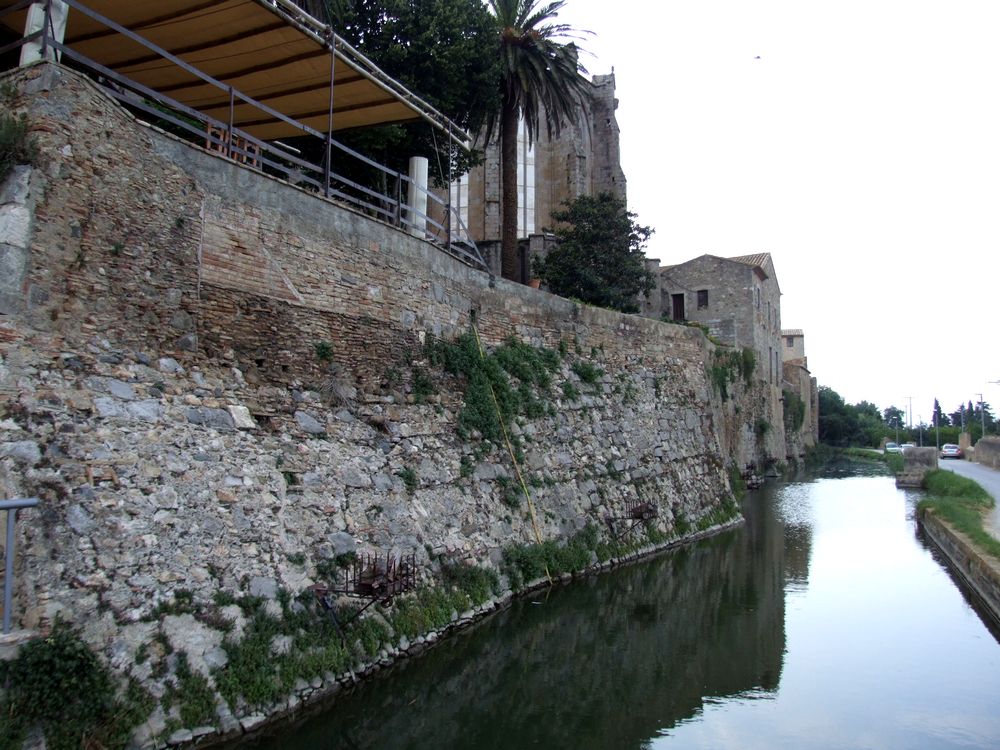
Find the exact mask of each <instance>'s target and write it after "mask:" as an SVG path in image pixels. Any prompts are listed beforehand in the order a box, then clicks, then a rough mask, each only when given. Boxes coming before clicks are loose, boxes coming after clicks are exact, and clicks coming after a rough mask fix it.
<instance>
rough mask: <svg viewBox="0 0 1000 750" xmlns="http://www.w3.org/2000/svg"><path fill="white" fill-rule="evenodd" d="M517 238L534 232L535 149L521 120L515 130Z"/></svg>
mask: <svg viewBox="0 0 1000 750" xmlns="http://www.w3.org/2000/svg"><path fill="white" fill-rule="evenodd" d="M517 205H518V211H517V236H518V237H527V236H528V235H529V234H534V232H535V147H534V145H533V144H531V143H529V142H528V129H527V127H526V126H525V124H524V120H521V122H520V125H519V126H518V130H517Z"/></svg>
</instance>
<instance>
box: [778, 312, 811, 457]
mask: <svg viewBox="0 0 1000 750" xmlns="http://www.w3.org/2000/svg"><path fill="white" fill-rule="evenodd" d="M781 340H782V344H783V346H782V349H781V352H782V366H781V367H782V380H783V382H782V391H783V396H782V398H783V401H782V403H783V404H784V407H785V410H786V412H788V413H791V411H794V408H797V407H793V405H792V404H791V403H790V402H791V400H792V398H793V397H791V396H790V395H789V394H790V393H792V394H795V395H796V396H797V397H798V399H799V400H800V401H801V402H802V407H803V415H802V423H801V426H800V427H799V429H798V430H795V429H789V427H794V425H789V424H787V422H788V420H787V419H786V429H785V441H786V443H787V445H786V447H787V451H788V456H789V457H790V458H791V457H797V456H800V455H802V454H803V453H804V452H805V450H806V449H807V448H810V447H812V446H814V445H816V443H817V442H818V441H819V390H818V388H817V383H816V378H814V377H812V376H811V374H810V372H809V361H808V359H807V358H806V349H805V334H804V333H803V332H802V331H801V330H800V329H797V328H796V329H787V330H783V331H782V332H781Z"/></svg>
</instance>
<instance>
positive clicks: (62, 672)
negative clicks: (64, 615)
mask: <svg viewBox="0 0 1000 750" xmlns="http://www.w3.org/2000/svg"><path fill="white" fill-rule="evenodd" d="M0 683H2V684H4V685H7V686H8V687H7V690H6V692H5V694H4V695H3V697H2V699H0V730H2V731H0V748H15V747H20V741H19V739H20V738H21V737H22V736H23V734H24V732H25V730H26V729H27V728H28V727H30V726H32V725H35V724H38V725H40V726H41V728H42V731H43V732H44V734H45V739H46V744H47V746H48V747H49V748H52V749H53V750H63V749H64V748H65V749H66V750H69V749H70V748H79V747H85V746H86V747H109V748H110V747H115V748H120V747H125V745H126V744H127V742H128V739H129V735H130V733H131V730H132V728H133V727H135V726H137V725H139V724H141V723H142V722H143V721H145V720H146V718H147V717H148V716H149V714H150V713H151V712H152V710H153V707H154V703H153V700H152V698H151V697H150V695H149V694H148V693H147V692H146V691H145V690H143V689H142V688H141V687H140V686H139V685H138V684H136V683H132V682H130V683H129V685H128V687H127V689H126V690H125V693H124V695H123V697H122V698H116V696H115V692H116V691H115V683H114V680H113V678H112V676H111V673H110V672H109V671H108V670H107V668H106V667H105V666H104V665H103V664H102V663H101V662H100V661H99V660H98V658H97V656H96V655H95V654H94V653H93V652H92V651H91V650H90V649H89V648H88V647H87V645H86V644H85V643H84V642H83V641H82V640H80V638H79V636H78V635H77V634H76V633H75V632H74V631H73V630H72V628H70V626H69V625H68V624H66V623H65V622H62V621H61V620H56V623H55V625H54V626H53V628H52V632H51V633H50V634H49V636H48V637H46V638H41V639H38V640H34V641H31V642H29V643H27V644H25V645H24V646H23V647H22V648H21V651H20V652H19V653H18V656H17V658H16V659H14V660H13V661H10V662H0Z"/></svg>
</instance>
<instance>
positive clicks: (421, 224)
mask: <svg viewBox="0 0 1000 750" xmlns="http://www.w3.org/2000/svg"><path fill="white" fill-rule="evenodd" d="M406 205H408V206H409V207H410V208H409V216H408V218H409V222H410V234H412V235H413V236H414V237H420V238H421V239H422V238H423V237H424V236H425V234H426V230H427V219H426V218H425V217H426V216H427V157H425V156H411V157H410V189H409V192H408V194H407V197H406Z"/></svg>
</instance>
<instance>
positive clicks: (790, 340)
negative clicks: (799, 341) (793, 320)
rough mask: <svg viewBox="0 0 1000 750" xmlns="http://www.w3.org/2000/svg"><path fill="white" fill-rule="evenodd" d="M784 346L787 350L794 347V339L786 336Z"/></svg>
mask: <svg viewBox="0 0 1000 750" xmlns="http://www.w3.org/2000/svg"><path fill="white" fill-rule="evenodd" d="M785 346H787V347H788V348H789V349H791V348H792V347H794V346H795V338H794V337H792V336H788V337H787V338H786V339H785Z"/></svg>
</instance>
